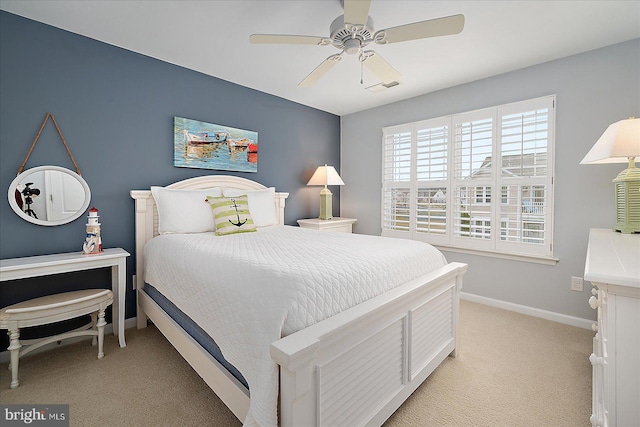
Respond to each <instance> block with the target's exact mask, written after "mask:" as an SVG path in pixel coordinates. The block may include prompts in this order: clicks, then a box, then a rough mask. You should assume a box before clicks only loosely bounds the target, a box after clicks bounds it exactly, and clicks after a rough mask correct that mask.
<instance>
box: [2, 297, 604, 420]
mask: <svg viewBox="0 0 640 427" xmlns="http://www.w3.org/2000/svg"><path fill="white" fill-rule="evenodd" d="M460 311H461V315H460V324H459V330H458V332H459V340H458V353H457V357H456V358H451V357H449V358H447V359H446V360H445V361H444V362H443V363H442V364H441V365H440V366H439V367H438V368H437V369H436V370H435V371H434V372H433V373H432V374H431V376H430V377H429V378H427V380H426V381H425V382H424V384H422V386H420V387H419V388H418V389H417V390H416V391H415V392H414V393H413V395H412V396H411V397H410V398H409V399H408V400H407V401H406V402H405V403H404V404H403V405H402V406H401V407H400V408H399V409H398V410H397V411H396V413H395V414H393V415H392V416H391V418H389V420H387V422H386V423H385V426H386V427H395V426H403V427H404V426H416V427H418V426H419V427H425V426H487V427H488V426H491V427H494V426H527V427H536V426H540V427H543V426H544V427H550V426H551V427H553V426H568V427H573V426H585V427H588V426H590V425H591V424H590V423H589V416H590V414H591V364H590V363H589V354H591V344H592V337H593V332H592V331H589V330H586V329H580V328H576V327H573V326H567V325H563V324H560V323H556V322H551V321H548V320H544V319H539V318H535V317H531V316H526V315H522V314H518V313H514V312H510V311H505V310H501V309H497V308H493V307H489V306H486V305H481V304H476V303H471V302H468V301H461V310H460ZM126 338H127V346H126V347H125V348H122V349H121V348H119V347H118V343H117V339H116V338H115V337H114V336H112V335H110V336H107V337H105V357H104V359H102V360H98V359H97V358H96V354H97V350H96V347H91V345H89V344H88V342H81V343H76V344H72V345H68V346H64V347H61V348H57V349H54V350H52V351H48V352H45V353H40V354H36V355H33V356H27V357H25V358H24V359H22V360H21V361H20V371H19V374H20V375H19V378H20V387H18V388H17V389H15V390H10V389H9V383H10V379H11V378H10V377H11V375H10V372H9V371H8V370H7V364H6V363H5V364H2V365H0V403H4V404H12V403H19V404H55V403H68V404H69V405H70V425H71V426H100V425H108V426H178V425H179V426H240V425H241V423H240V422H239V421H238V420H237V419H236V418H235V417H234V415H233V414H232V413H231V411H229V410H228V409H227V408H226V407H225V406H224V404H223V403H222V402H221V401H220V399H218V397H217V396H216V395H215V394H214V393H213V392H212V391H211V389H209V388H208V386H207V385H206V384H205V382H204V381H203V380H202V379H201V378H200V377H199V376H198V374H196V373H195V372H194V371H193V370H192V369H191V367H189V365H187V363H186V362H185V361H184V360H183V359H182V357H181V356H180V355H179V353H178V352H177V351H176V350H175V349H173V347H171V345H170V344H169V343H168V342H167V341H166V339H165V338H164V337H163V335H162V334H161V333H160V332H159V331H158V330H157V329H156V328H155V327H148V328H146V329H143V330H135V329H128V330H127V331H126ZM340 427H343V426H340ZM344 427H346V426H344Z"/></svg>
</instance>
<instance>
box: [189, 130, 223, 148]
mask: <svg viewBox="0 0 640 427" xmlns="http://www.w3.org/2000/svg"><path fill="white" fill-rule="evenodd" d="M184 133H185V136H186V138H187V141H189V144H191V145H202V144H217V143H222V142H226V141H227V138H228V137H229V134H228V133H227V132H197V133H194V132H189V131H188V130H186V129H185V130H184Z"/></svg>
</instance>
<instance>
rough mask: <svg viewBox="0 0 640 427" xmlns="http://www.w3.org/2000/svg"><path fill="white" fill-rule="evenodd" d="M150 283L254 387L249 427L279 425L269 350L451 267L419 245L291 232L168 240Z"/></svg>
mask: <svg viewBox="0 0 640 427" xmlns="http://www.w3.org/2000/svg"><path fill="white" fill-rule="evenodd" d="M144 256H145V281H146V282H147V283H150V284H151V285H153V286H154V287H156V288H157V289H158V290H159V291H160V292H162V294H164V295H165V296H166V297H167V298H169V299H170V300H171V301H172V302H173V303H174V304H175V305H176V306H177V307H178V308H180V309H181V310H182V311H184V312H185V313H187V314H188V315H189V317H191V318H192V319H193V320H194V321H195V322H196V323H197V324H198V325H199V326H200V327H201V328H202V329H204V330H205V331H206V332H207V333H208V334H209V335H211V337H212V338H213V339H214V340H215V341H216V343H217V344H218V345H219V346H220V349H221V351H222V353H223V355H224V356H225V358H226V359H227V360H228V361H229V362H231V363H232V364H233V365H234V366H235V367H237V368H238V370H239V371H240V372H241V373H242V375H243V376H244V377H245V379H246V380H247V382H248V384H249V389H250V393H251V403H250V408H249V413H248V415H247V419H246V420H245V425H256V424H257V425H262V426H272V425H273V426H275V425H277V397H278V369H277V365H276V364H275V363H274V362H273V361H272V360H271V357H270V355H269V345H270V344H271V343H272V342H274V341H276V340H278V339H279V338H281V337H283V336H286V335H289V334H291V333H294V332H296V331H298V330H300V329H303V328H305V327H307V326H309V325H312V324H314V323H316V322H319V321H321V320H323V319H325V318H327V317H330V316H332V315H334V314H337V313H339V312H341V311H344V310H346V309H348V308H349V307H352V306H354V305H357V304H358V303H360V302H362V301H365V300H367V299H369V298H372V297H374V296H376V295H379V294H381V293H384V292H385V291H387V290H389V289H391V288H393V287H396V286H398V285H401V284H403V283H405V282H408V281H410V280H412V279H415V278H416V277H419V276H421V275H423V274H426V273H428V272H430V271H433V270H435V269H437V268H439V267H442V266H444V265H445V264H446V260H445V258H444V256H443V255H442V253H441V252H439V251H438V250H437V249H435V248H434V247H432V246H430V245H428V244H426V243H422V242H417V241H412V240H400V239H391V238H384V237H377V236H366V235H357V234H347V233H335V232H319V231H315V230H309V229H301V228H298V227H290V226H272V227H266V228H260V229H259V230H258V232H256V233H242V234H237V235H228V236H215V235H214V234H213V233H202V234H168V235H162V236H158V237H155V238H154V239H152V240H150V241H149V242H148V243H147V245H146V246H145V251H144Z"/></svg>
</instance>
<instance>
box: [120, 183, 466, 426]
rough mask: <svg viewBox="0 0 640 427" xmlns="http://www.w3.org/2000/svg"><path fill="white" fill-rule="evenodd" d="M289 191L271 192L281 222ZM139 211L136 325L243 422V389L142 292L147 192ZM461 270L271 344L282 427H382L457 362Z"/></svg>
mask: <svg viewBox="0 0 640 427" xmlns="http://www.w3.org/2000/svg"><path fill="white" fill-rule="evenodd" d="M212 187H223V188H235V189H247V190H253V189H264V188H266V187H265V186H263V185H262V184H259V183H257V182H254V181H251V180H248V179H245V178H239V177H233V176H224V175H210V176H203V177H197V178H191V179H187V180H184V181H180V182H176V183H174V184H171V185H169V186H168V187H167V188H174V189H180V188H181V189H205V188H212ZM287 196H288V193H276V205H277V206H276V208H277V212H278V221H279V223H280V224H284V206H285V199H286V198H287ZM131 197H132V198H133V199H135V204H136V219H135V222H136V277H137V278H136V282H137V283H136V287H137V324H138V328H139V329H140V328H144V327H146V325H147V317H148V318H149V319H151V321H153V323H154V324H155V325H156V327H157V328H158V329H159V330H160V331H161V332H162V333H163V334H164V335H165V336H166V337H167V339H168V340H169V341H170V342H171V343H172V345H173V346H174V347H175V348H176V349H177V350H178V351H179V352H180V354H181V355H182V356H183V357H184V358H185V360H186V361H187V362H188V363H189V364H190V365H191V366H192V367H193V368H194V369H195V370H196V372H198V374H199V375H200V376H201V377H202V378H203V379H204V380H205V382H206V383H207V384H208V385H209V387H211V389H212V390H213V391H214V392H215V393H216V394H217V395H218V397H220V399H221V400H222V401H223V402H224V403H225V404H226V405H227V406H228V407H229V409H231V411H232V412H233V413H234V414H235V415H236V417H238V419H239V420H241V421H244V418H245V416H246V414H247V411H248V408H249V399H250V398H249V391H248V390H247V389H246V388H245V387H244V386H243V385H242V384H241V383H240V382H239V381H238V380H236V379H235V378H234V377H233V376H232V375H231V374H230V373H229V372H228V371H227V370H226V369H225V368H224V367H223V366H222V365H221V364H220V363H219V362H218V361H217V360H215V359H214V358H213V357H212V356H211V355H210V354H209V353H208V352H207V351H206V350H205V349H203V348H202V347H201V346H200V345H199V344H198V343H197V342H196V341H195V340H194V339H193V338H191V336H189V335H188V334H187V333H186V332H185V331H184V330H183V329H182V328H181V327H180V326H179V325H178V324H177V323H176V322H175V321H173V319H171V317H169V315H167V314H166V313H165V312H164V311H163V310H162V309H161V308H160V307H159V306H158V305H157V304H156V303H155V302H154V301H153V300H152V299H151V298H150V297H149V296H148V295H147V294H146V293H145V291H144V277H143V275H144V257H143V251H144V245H145V243H146V242H147V241H148V240H150V239H152V238H153V237H155V236H157V235H158V231H157V229H158V215H157V211H156V207H155V202H154V199H153V197H152V196H151V192H150V191H149V190H132V191H131ZM466 270H467V265H466V264H461V263H450V264H448V265H446V266H444V267H442V268H440V269H438V270H436V271H434V272H432V273H429V274H427V275H425V276H422V277H419V278H417V279H415V280H413V281H411V282H408V283H405V284H403V285H401V286H399V287H397V288H394V289H392V290H390V291H388V292H387V293H385V294H383V295H380V296H378V297H375V298H372V299H370V300H368V301H366V302H364V303H362V304H359V305H357V306H355V307H352V308H351V309H349V310H346V311H344V312H342V313H340V314H338V315H336V316H333V317H331V318H328V319H326V320H324V321H322V322H320V323H317V324H315V325H312V326H310V327H308V328H305V329H303V330H301V331H298V332H296V333H294V334H292V335H289V336H287V337H285V338H283V339H280V340H278V341H276V342H274V343H272V344H271V357H272V358H273V360H274V361H275V362H276V363H277V364H278V365H280V408H279V422H280V425H281V426H286V427H300V426H324V425H327V426H335V425H344V426H347V425H349V426H355V425H381V424H382V423H383V422H384V421H385V420H386V419H387V418H388V417H389V416H391V414H393V412H394V411H395V410H396V409H397V408H398V407H399V406H400V405H401V404H402V403H403V402H404V401H405V400H406V399H407V398H408V397H409V395H410V394H411V393H413V391H414V390H415V389H416V388H418V386H419V385H420V384H421V383H422V382H423V381H424V380H425V379H426V378H427V377H428V376H429V375H430V374H431V372H433V370H434V369H435V368H436V367H437V366H438V365H439V364H440V363H441V362H442V361H443V360H444V359H445V358H446V357H447V356H448V355H452V356H454V357H455V350H456V327H457V323H458V310H459V292H460V289H461V288H462V276H463V275H464V273H465V272H466Z"/></svg>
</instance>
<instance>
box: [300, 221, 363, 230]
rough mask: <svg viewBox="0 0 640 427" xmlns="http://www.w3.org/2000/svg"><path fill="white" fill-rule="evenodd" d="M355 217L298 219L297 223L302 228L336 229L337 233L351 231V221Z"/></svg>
mask: <svg viewBox="0 0 640 427" xmlns="http://www.w3.org/2000/svg"><path fill="white" fill-rule="evenodd" d="M356 221H357V219H352V218H338V217H335V218H333V219H319V218H311V219H299V220H298V225H299V226H300V227H302V228H311V229H313V230H318V231H337V232H338V233H351V232H352V226H353V223H354V222H356Z"/></svg>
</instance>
